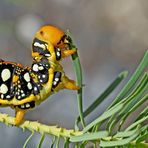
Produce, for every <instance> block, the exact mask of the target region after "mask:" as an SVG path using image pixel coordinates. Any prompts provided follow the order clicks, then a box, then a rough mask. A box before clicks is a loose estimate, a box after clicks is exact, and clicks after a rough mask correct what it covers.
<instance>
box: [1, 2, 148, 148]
mask: <svg viewBox="0 0 148 148" xmlns="http://www.w3.org/2000/svg"><path fill="white" fill-rule="evenodd" d="M45 24H51V25H55V26H58V27H60V28H61V29H63V30H65V31H66V30H67V29H69V30H70V31H71V33H72V37H73V40H74V42H75V44H76V45H77V47H78V50H79V54H80V58H81V63H82V68H83V76H84V84H85V87H84V108H86V107H87V106H88V105H89V104H90V103H91V102H93V100H94V99H95V98H96V97H97V96H98V95H99V94H101V92H102V91H103V90H104V89H105V88H106V87H107V86H108V85H109V84H110V83H111V82H112V81H113V79H115V77H116V76H117V75H118V74H119V73H120V72H122V71H123V70H128V71H129V75H131V74H132V72H133V71H134V69H135V68H136V66H137V65H138V63H139V61H140V59H141V58H142V56H143V55H144V52H145V51H146V49H147V48H148V1H147V0H143V1H139V0H130V1H129V0H110V1H108V0H91V1H89V0H81V1H80V0H35V1H30V0H25V1H23V0H1V1H0V58H2V59H4V60H8V61H14V62H19V63H22V64H24V65H26V66H30V65H31V62H32V58H31V43H32V40H33V36H34V33H35V32H36V31H37V30H38V28H39V27H40V26H42V25H45ZM62 64H63V66H64V69H65V71H66V74H67V75H68V76H69V77H71V78H72V79H75V76H74V74H73V69H72V63H71V61H70V58H67V59H65V60H64V61H63V62H62ZM123 84H124V83H122V84H121V86H119V88H118V89H116V91H115V93H114V94H112V95H110V96H109V97H108V99H107V100H106V101H105V102H104V103H102V104H101V106H100V107H99V108H97V109H96V111H95V113H93V114H92V115H91V117H88V118H87V120H86V121H87V122H90V121H92V120H93V119H94V118H95V117H96V116H99V115H100V114H101V113H102V112H103V110H104V109H105V107H107V105H108V104H110V102H111V101H112V100H113V99H114V96H115V95H116V94H117V93H118V92H119V89H120V88H121V87H122V86H123ZM75 95H76V92H74V91H68V90H64V91H60V92H59V93H57V94H54V95H52V96H50V97H49V99H48V100H46V101H45V102H46V103H45V102H43V103H42V104H41V105H40V106H39V107H37V108H36V109H34V110H32V111H30V112H28V113H27V115H26V119H30V120H38V121H40V122H42V123H45V124H49V125H59V126H62V127H65V128H73V127H74V121H75V119H76V117H77V116H78V109H77V99H76V96H75ZM0 111H1V112H4V113H8V114H10V115H14V111H12V110H11V109H9V108H1V109H0ZM0 126H1V128H0V145H1V146H0V147H1V148H10V147H12V146H13V147H15V148H22V146H23V144H24V142H25V140H26V138H27V137H28V135H29V134H30V133H29V132H28V131H25V132H22V130H20V129H18V128H16V127H13V128H12V127H6V126H5V125H3V124H1V123H0ZM4 138H5V141H4ZM39 138H40V135H39V134H36V135H35V136H34V137H33V139H32V140H31V141H30V142H29V145H28V147H30V148H34V147H36V145H37V144H38V141H39ZM49 144H51V139H50V138H49V137H46V140H45V141H44V144H43V147H44V148H46V147H49Z"/></svg>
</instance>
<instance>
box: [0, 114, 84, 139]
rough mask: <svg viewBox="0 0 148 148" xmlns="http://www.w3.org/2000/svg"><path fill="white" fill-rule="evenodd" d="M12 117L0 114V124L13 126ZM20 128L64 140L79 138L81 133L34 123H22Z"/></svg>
mask: <svg viewBox="0 0 148 148" xmlns="http://www.w3.org/2000/svg"><path fill="white" fill-rule="evenodd" d="M14 119H15V118H14V117H10V116H9V115H7V114H3V113H0V122H3V123H4V124H6V125H13V126H15V124H14ZM19 127H20V128H22V129H23V130H25V129H28V130H30V131H31V132H32V131H35V132H39V133H41V134H43V133H45V134H51V135H54V136H57V137H59V136H60V137H64V138H70V136H79V135H82V132H81V131H75V130H73V129H70V130H67V129H65V128H60V127H57V126H49V125H45V124H41V123H39V122H36V121H24V123H23V124H21V125H20V126H19Z"/></svg>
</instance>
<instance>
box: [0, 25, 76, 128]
mask: <svg viewBox="0 0 148 148" xmlns="http://www.w3.org/2000/svg"><path fill="white" fill-rule="evenodd" d="M75 52H76V49H70V46H69V38H68V37H67V36H66V34H65V33H64V32H63V31H62V30H61V29H59V28H57V27H55V26H51V25H48V26H43V27H41V28H40V29H39V30H38V31H37V32H36V34H35V36H34V39H33V42H32V58H33V62H32V65H31V66H30V67H27V66H23V65H22V64H18V63H15V62H9V61H4V60H0V107H11V108H12V109H14V110H15V121H14V124H15V125H16V126H18V125H20V124H22V123H23V120H24V115H25V113H26V112H27V111H28V110H30V109H33V108H35V107H36V106H38V105H39V104H40V103H42V102H43V101H44V100H46V99H47V98H48V97H49V96H50V95H52V94H54V93H55V92H58V91H59V90H61V89H70V90H78V89H79V86H77V85H76V82H75V81H74V80H71V79H69V78H68V77H67V76H66V75H65V73H64V70H63V67H62V65H61V64H60V61H61V60H62V59H63V58H65V57H67V56H70V55H72V54H74V53H75Z"/></svg>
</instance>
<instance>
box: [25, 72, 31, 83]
mask: <svg viewBox="0 0 148 148" xmlns="http://www.w3.org/2000/svg"><path fill="white" fill-rule="evenodd" d="M24 79H25V80H26V81H27V82H30V75H29V73H28V72H27V73H25V74H24Z"/></svg>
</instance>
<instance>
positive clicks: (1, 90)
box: [0, 84, 8, 94]
mask: <svg viewBox="0 0 148 148" xmlns="http://www.w3.org/2000/svg"><path fill="white" fill-rule="evenodd" d="M7 92H8V87H7V85H5V84H2V85H1V86H0V93H2V94H6V93H7Z"/></svg>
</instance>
